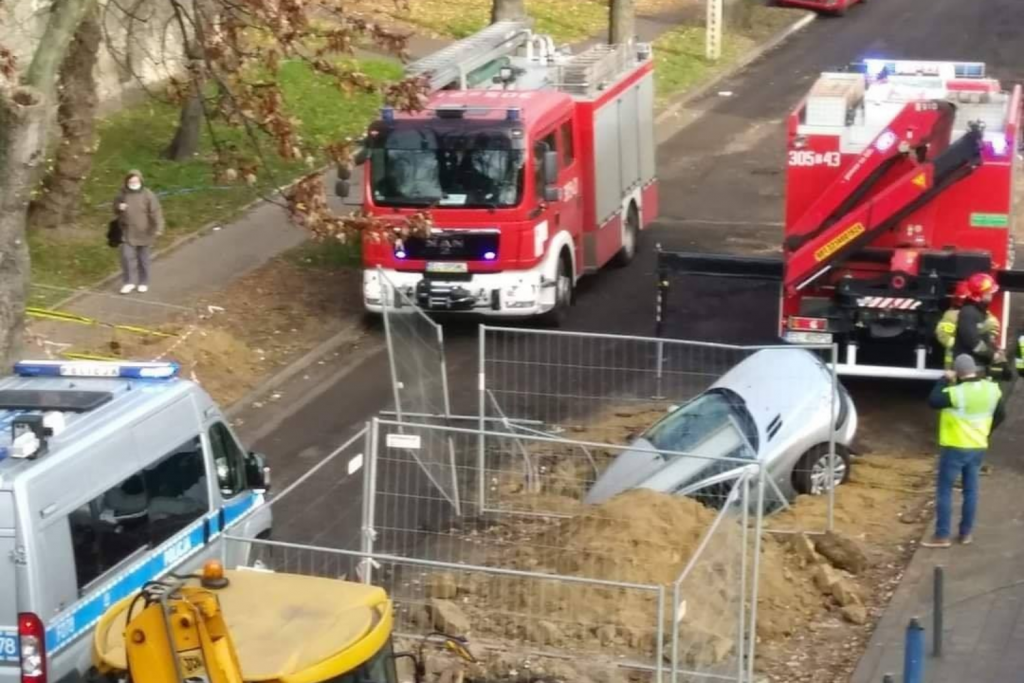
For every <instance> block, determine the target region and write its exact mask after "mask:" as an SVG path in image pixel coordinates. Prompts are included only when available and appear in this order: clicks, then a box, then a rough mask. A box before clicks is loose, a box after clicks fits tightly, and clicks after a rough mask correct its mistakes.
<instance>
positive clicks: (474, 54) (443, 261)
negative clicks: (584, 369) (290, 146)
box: [338, 21, 658, 323]
mask: <svg viewBox="0 0 1024 683" xmlns="http://www.w3.org/2000/svg"><path fill="white" fill-rule="evenodd" d="M407 72H408V73H409V74H410V75H413V76H421V77H424V78H427V79H429V83H430V88H431V90H432V92H433V95H432V96H431V97H430V99H429V102H428V103H427V105H426V108H425V109H424V110H423V111H420V112H417V113H401V112H397V111H394V110H391V109H387V108H385V109H384V110H382V112H381V117H380V119H379V120H378V121H376V122H375V123H373V124H372V125H371V126H370V128H369V131H368V136H367V138H366V141H365V147H364V151H363V152H362V153H361V155H360V156H361V159H360V160H361V161H364V173H363V208H364V210H365V211H366V212H367V213H369V214H371V215H374V216H378V217H380V218H382V219H384V220H385V221H389V220H394V221H395V223H396V224H398V223H401V222H403V221H404V220H405V219H407V218H408V217H409V216H410V215H412V214H414V213H417V212H422V211H424V210H427V211H429V213H430V216H431V222H432V224H433V226H435V227H434V228H433V230H432V232H431V234H430V235H428V236H421V237H410V238H407V239H398V240H395V241H393V242H391V241H386V240H379V241H376V242H375V241H371V240H364V245H363V264H364V268H365V272H364V280H363V293H364V300H365V305H366V308H367V309H368V310H369V311H371V312H380V311H381V310H382V305H383V304H382V299H383V297H387V296H393V292H392V291H391V288H392V287H394V288H397V289H399V290H401V291H402V292H403V293H404V294H406V295H407V296H408V297H409V298H411V299H412V300H414V301H415V302H416V303H417V305H418V306H420V307H421V308H423V309H425V310H429V311H439V312H464V313H478V314H484V315H491V316H516V317H533V316H543V317H545V318H547V319H549V321H551V322H554V323H558V322H560V321H561V319H562V318H563V316H564V315H565V312H566V309H567V307H568V306H569V305H570V304H571V302H572V298H573V290H574V287H575V285H576V282H577V280H578V279H579V278H580V277H581V276H583V275H585V274H588V273H592V272H594V271H596V270H598V269H599V268H601V267H602V266H604V265H605V264H608V263H609V262H613V261H614V262H616V263H619V264H625V263H628V262H629V261H630V260H631V259H632V258H633V256H634V254H635V252H636V248H637V240H638V233H639V232H640V230H642V229H643V228H644V227H646V226H647V225H648V224H649V223H650V222H651V221H652V220H653V219H654V218H655V216H656V215H657V209H658V195H657V182H656V178H655V158H654V151H655V143H654V74H653V62H652V58H651V50H650V47H649V46H647V45H632V44H627V45H621V46H610V45H598V46H596V47H594V48H592V49H590V50H587V51H585V52H582V53H581V54H578V55H570V54H567V53H566V52H564V51H559V50H556V49H555V46H554V44H553V42H552V40H551V39H550V38H548V37H546V36H541V35H537V34H534V33H533V32H531V31H530V29H529V24H528V23H525V22H514V21H505V22H499V23H497V24H494V25H492V26H490V27H488V28H487V29H484V30H483V31H481V32H480V33H478V34H476V35H474V36H471V37H470V38H467V39H465V40H462V41H459V42H457V43H455V44H453V45H451V46H449V47H447V48H445V49H443V50H441V51H439V52H437V53H435V54H433V55H431V56H429V57H427V58H425V59H423V60H421V61H419V62H416V63H414V64H412V65H411V66H410V67H409V69H408V70H407ZM338 192H339V194H346V193H347V192H348V188H347V182H346V181H341V182H340V183H339V189H338ZM378 268H379V269H380V270H378ZM379 273H382V274H383V275H384V278H383V279H382V278H381V277H379Z"/></svg>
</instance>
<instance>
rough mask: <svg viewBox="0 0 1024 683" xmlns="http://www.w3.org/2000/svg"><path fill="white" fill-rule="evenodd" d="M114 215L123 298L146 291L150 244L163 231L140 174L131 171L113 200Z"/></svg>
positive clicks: (152, 197) (156, 202)
mask: <svg viewBox="0 0 1024 683" xmlns="http://www.w3.org/2000/svg"><path fill="white" fill-rule="evenodd" d="M114 215H115V216H116V217H117V220H118V223H119V224H120V226H121V235H122V237H121V277H122V281H123V284H122V287H121V293H122V294H130V293H131V292H133V291H135V289H136V288H138V290H139V291H140V292H146V291H148V290H149V257H150V250H151V249H152V247H153V243H154V242H155V241H156V238H157V236H158V235H160V234H162V233H163V231H164V214H163V210H162V209H161V208H160V200H159V199H157V196H156V194H154V193H153V192H152V191H151V190H150V189H149V188H147V187H144V186H143V179H142V173H140V172H139V171H137V170H135V169H132V170H131V171H129V172H128V175H127V176H125V179H124V186H123V187H122V188H121V191H120V192H118V194H117V198H116V199H114Z"/></svg>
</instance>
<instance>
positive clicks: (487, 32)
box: [405, 21, 531, 92]
mask: <svg viewBox="0 0 1024 683" xmlns="http://www.w3.org/2000/svg"><path fill="white" fill-rule="evenodd" d="M530 38H531V32H530V22H529V21H499V22H496V23H494V24H491V25H490V26H488V27H487V28H485V29H483V30H481V31H479V32H477V33H474V34H473V35H471V36H469V37H468V38H463V39H462V40H459V41H456V42H454V43H452V44H451V45H449V46H447V47H445V48H442V49H440V50H438V51H437V52H435V53H433V54H431V55H427V56H426V57H424V58H422V59H420V60H418V61H415V62H413V63H412V64H410V65H409V66H408V67H406V70H405V73H406V75H407V76H410V77H413V78H415V77H418V76H419V77H423V76H425V77H427V79H428V83H429V88H430V91H431V92H435V91H438V90H441V89H443V88H445V87H447V86H450V85H452V84H457V87H459V88H460V89H465V88H466V77H467V76H468V75H469V74H471V73H473V72H474V71H476V70H478V69H480V68H483V67H485V66H487V65H488V64H490V63H491V62H494V61H495V60H498V59H501V58H502V57H507V56H509V55H513V54H515V52H516V51H517V50H518V49H519V48H521V47H522V46H524V45H525V44H526V43H527V42H529V40H530Z"/></svg>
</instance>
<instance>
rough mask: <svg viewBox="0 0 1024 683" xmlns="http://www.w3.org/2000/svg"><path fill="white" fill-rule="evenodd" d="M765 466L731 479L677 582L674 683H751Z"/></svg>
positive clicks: (671, 649)
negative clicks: (695, 550) (716, 514)
mask: <svg viewBox="0 0 1024 683" xmlns="http://www.w3.org/2000/svg"><path fill="white" fill-rule="evenodd" d="M760 478H761V477H760V470H759V469H758V468H756V467H751V468H750V469H749V470H748V471H747V472H746V473H744V475H743V476H741V477H740V478H739V479H737V480H735V481H734V482H733V483H732V488H731V490H730V492H729V494H728V496H727V498H726V500H725V501H724V502H723V504H722V506H721V508H720V510H719V512H718V516H717V517H716V518H715V519H714V521H712V523H711V524H710V525H709V527H708V529H707V531H706V533H705V535H704V537H703V538H702V539H701V543H700V546H699V547H698V551H697V552H696V553H694V555H693V557H692V558H691V560H690V561H689V562H688V563H687V565H686V567H685V568H684V569H683V571H682V572H681V573H680V575H679V577H678V579H677V580H676V581H675V582H674V584H673V586H672V590H671V596H672V597H671V603H672V604H673V619H672V630H671V634H670V637H669V643H670V646H669V657H670V659H671V661H672V663H673V666H672V668H671V671H672V678H671V680H672V681H673V683H675V682H676V681H685V682H686V683H713V682H714V681H747V680H751V679H750V678H748V676H749V675H750V673H751V669H750V668H749V665H750V663H751V662H752V661H753V657H754V649H755V646H756V638H755V637H752V636H751V635H750V634H752V633H753V632H754V629H756V614H757V610H756V608H754V607H753V606H754V605H756V604H757V589H758V581H757V576H758V567H757V563H758V560H759V556H760V554H761V548H760V538H761V520H760V519H759V517H758V516H757V515H756V514H755V513H756V510H757V509H758V507H759V481H760Z"/></svg>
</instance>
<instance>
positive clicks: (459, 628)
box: [429, 598, 470, 636]
mask: <svg viewBox="0 0 1024 683" xmlns="http://www.w3.org/2000/svg"><path fill="white" fill-rule="evenodd" d="M429 604H430V616H431V619H433V622H434V628H436V629H437V630H438V631H441V632H442V633H445V634H447V635H450V636H466V635H468V634H469V629H470V624H469V617H467V616H466V613H465V612H463V611H462V610H461V609H459V608H458V606H456V605H455V604H454V603H452V602H449V601H448V600H438V599H437V598H431V599H430V603H429Z"/></svg>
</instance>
